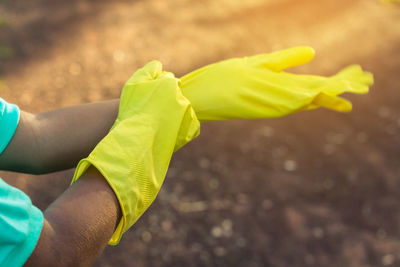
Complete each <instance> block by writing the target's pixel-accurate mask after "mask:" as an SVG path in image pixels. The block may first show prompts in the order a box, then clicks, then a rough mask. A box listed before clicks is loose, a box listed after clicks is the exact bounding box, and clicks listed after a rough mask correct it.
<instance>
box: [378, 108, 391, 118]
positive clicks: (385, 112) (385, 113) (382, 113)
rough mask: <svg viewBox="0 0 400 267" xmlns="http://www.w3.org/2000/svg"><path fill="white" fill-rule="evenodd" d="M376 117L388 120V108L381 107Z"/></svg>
mask: <svg viewBox="0 0 400 267" xmlns="http://www.w3.org/2000/svg"><path fill="white" fill-rule="evenodd" d="M378 115H379V116H380V117H381V118H388V117H390V109H389V108H388V107H381V108H379V109H378Z"/></svg>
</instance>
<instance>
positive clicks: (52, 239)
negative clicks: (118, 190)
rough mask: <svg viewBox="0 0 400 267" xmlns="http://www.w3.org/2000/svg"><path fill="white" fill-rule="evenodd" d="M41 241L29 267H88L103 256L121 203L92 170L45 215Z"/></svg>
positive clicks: (49, 208)
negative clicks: (55, 265) (55, 266)
mask: <svg viewBox="0 0 400 267" xmlns="http://www.w3.org/2000/svg"><path fill="white" fill-rule="evenodd" d="M44 216H45V219H44V222H43V229H42V233H41V235H40V238H39V241H38V243H37V245H36V248H35V250H34V251H33V254H32V255H31V257H30V258H29V260H28V261H27V263H26V264H25V266H51V265H54V263H55V262H57V266H88V265H90V264H91V263H93V261H94V260H95V259H96V258H97V257H98V256H99V255H100V254H101V252H102V251H103V249H104V248H105V246H106V245H107V242H108V241H109V240H110V237H111V236H112V234H113V232H114V230H115V228H116V226H117V224H118V222H119V220H120V219H121V210H120V206H119V202H118V200H117V198H116V196H115V194H114V192H113V190H112V189H111V188H110V186H109V185H108V183H107V182H106V180H105V179H104V178H103V177H102V175H101V174H100V173H99V172H98V171H97V170H96V169H95V168H89V169H88V170H87V172H86V173H85V174H84V176H83V177H81V179H79V180H78V181H77V182H76V183H74V184H73V185H72V186H71V187H70V188H69V189H68V190H67V191H65V192H64V193H63V194H62V195H61V196H60V197H59V198H58V199H57V200H56V201H55V202H54V203H53V204H51V205H50V206H49V207H48V208H47V210H46V211H45V213H44Z"/></svg>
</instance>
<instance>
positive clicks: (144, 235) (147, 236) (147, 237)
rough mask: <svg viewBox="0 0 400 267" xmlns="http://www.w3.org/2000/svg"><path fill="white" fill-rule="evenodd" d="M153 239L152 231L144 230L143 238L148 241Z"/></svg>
mask: <svg viewBox="0 0 400 267" xmlns="http://www.w3.org/2000/svg"><path fill="white" fill-rule="evenodd" d="M151 239H152V236H151V233H150V232H147V231H146V232H143V234H142V240H143V241H144V242H146V243H148V242H150V241H151Z"/></svg>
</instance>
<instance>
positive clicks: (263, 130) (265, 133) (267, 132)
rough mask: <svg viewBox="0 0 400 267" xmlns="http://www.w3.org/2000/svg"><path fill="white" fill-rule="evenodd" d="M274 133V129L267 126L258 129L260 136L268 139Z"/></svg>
mask: <svg viewBox="0 0 400 267" xmlns="http://www.w3.org/2000/svg"><path fill="white" fill-rule="evenodd" d="M274 132H275V131H274V129H273V128H271V127H269V126H264V127H262V128H261V129H260V135H261V136H264V137H268V138H269V137H272V136H274Z"/></svg>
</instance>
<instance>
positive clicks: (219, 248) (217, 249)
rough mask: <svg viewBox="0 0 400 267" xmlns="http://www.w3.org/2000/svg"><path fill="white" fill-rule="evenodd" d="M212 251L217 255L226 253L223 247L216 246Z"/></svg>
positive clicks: (220, 255)
mask: <svg viewBox="0 0 400 267" xmlns="http://www.w3.org/2000/svg"><path fill="white" fill-rule="evenodd" d="M214 253H215V255H216V256H217V257H223V256H225V255H226V249H225V248H224V247H216V248H215V249H214Z"/></svg>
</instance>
